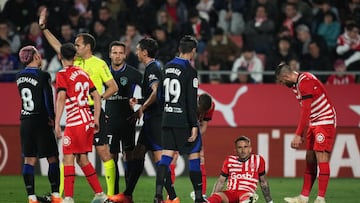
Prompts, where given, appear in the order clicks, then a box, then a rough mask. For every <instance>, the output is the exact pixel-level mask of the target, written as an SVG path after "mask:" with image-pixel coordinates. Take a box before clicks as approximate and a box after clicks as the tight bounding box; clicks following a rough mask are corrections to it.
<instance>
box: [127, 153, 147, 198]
mask: <svg viewBox="0 0 360 203" xmlns="http://www.w3.org/2000/svg"><path fill="white" fill-rule="evenodd" d="M127 168H128V173H129V178H128V181H127V185H126V189H125V191H124V194H125V195H128V196H132V194H133V192H134V189H135V186H136V183H137V182H138V180H139V177H140V176H141V174H142V172H143V170H144V159H134V160H128V161H127Z"/></svg>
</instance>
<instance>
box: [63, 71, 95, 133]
mask: <svg viewBox="0 0 360 203" xmlns="http://www.w3.org/2000/svg"><path fill="white" fill-rule="evenodd" d="M56 90H57V92H59V91H66V101H65V109H66V114H67V116H66V127H72V126H78V125H81V124H92V123H93V121H94V117H93V115H92V113H91V111H90V107H89V105H88V95H89V93H90V92H92V91H94V90H96V88H95V86H94V84H93V82H92V81H91V80H90V78H89V76H88V74H87V73H86V72H84V71H83V70H82V69H80V68H79V67H75V66H68V67H65V68H64V69H62V70H60V71H59V72H58V73H57V74H56Z"/></svg>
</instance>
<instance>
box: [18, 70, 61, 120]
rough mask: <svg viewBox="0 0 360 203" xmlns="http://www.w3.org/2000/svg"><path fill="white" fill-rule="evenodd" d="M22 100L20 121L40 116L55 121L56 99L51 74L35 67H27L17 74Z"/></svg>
mask: <svg viewBox="0 0 360 203" xmlns="http://www.w3.org/2000/svg"><path fill="white" fill-rule="evenodd" d="M16 84H17V87H18V90H19V94H20V98H21V113H20V119H25V118H31V117H33V116H38V117H39V116H40V117H42V118H44V119H48V118H51V119H54V117H55V113H54V98H53V93H52V88H51V78H50V74H49V73H47V72H45V71H42V70H40V69H38V68H34V67H26V68H25V69H24V70H22V71H20V72H19V73H17V74H16Z"/></svg>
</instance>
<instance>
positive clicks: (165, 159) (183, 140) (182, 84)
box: [154, 35, 206, 203]
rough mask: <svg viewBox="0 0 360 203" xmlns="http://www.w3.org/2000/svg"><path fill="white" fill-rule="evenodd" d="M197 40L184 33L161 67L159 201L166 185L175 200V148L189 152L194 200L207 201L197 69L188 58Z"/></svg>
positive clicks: (155, 202)
mask: <svg viewBox="0 0 360 203" xmlns="http://www.w3.org/2000/svg"><path fill="white" fill-rule="evenodd" d="M196 47H197V40H196V39H195V38H194V37H193V36H189V35H186V36H184V37H183V38H182V39H181V40H180V43H179V52H180V55H179V57H175V58H174V59H173V60H171V61H170V62H168V63H167V64H166V65H165V67H164V70H163V73H164V74H163V75H164V79H163V91H164V99H165V103H164V112H163V122H162V144H163V148H164V149H163V152H162V156H161V160H160V163H159V166H158V168H157V171H156V193H155V200H154V203H158V202H162V198H163V197H162V189H163V186H164V185H165V187H166V189H167V192H168V194H169V199H170V200H174V199H176V198H177V197H176V193H175V190H173V189H172V190H169V184H168V183H167V182H168V181H169V179H170V180H171V178H170V177H171V175H170V170H169V165H170V163H171V161H172V159H173V155H174V153H175V152H176V151H179V152H180V154H189V175H190V180H191V182H192V185H193V188H194V191H195V202H196V203H198V202H206V200H204V199H203V197H202V192H201V188H202V180H201V170H200V150H201V145H202V143H201V136H199V134H200V133H199V130H198V119H197V113H196V112H197V90H198V85H199V82H198V78H197V71H196V70H195V69H194V68H193V67H192V66H191V64H190V60H191V59H192V58H193V57H194V55H195V54H196Z"/></svg>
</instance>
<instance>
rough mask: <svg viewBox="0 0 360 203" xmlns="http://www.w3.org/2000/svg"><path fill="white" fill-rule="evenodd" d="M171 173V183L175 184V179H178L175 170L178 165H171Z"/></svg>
mask: <svg viewBox="0 0 360 203" xmlns="http://www.w3.org/2000/svg"><path fill="white" fill-rule="evenodd" d="M169 167H170V173H171V181H172V182H173V183H175V178H176V174H175V168H176V164H170V166H169Z"/></svg>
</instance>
